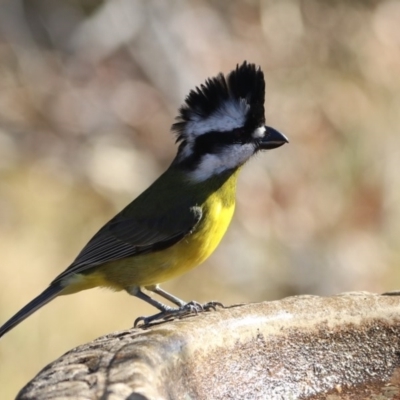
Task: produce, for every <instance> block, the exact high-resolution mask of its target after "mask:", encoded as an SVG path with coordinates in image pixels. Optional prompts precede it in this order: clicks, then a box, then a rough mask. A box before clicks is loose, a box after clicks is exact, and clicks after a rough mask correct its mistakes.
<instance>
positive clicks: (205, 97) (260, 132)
mask: <svg viewBox="0 0 400 400" xmlns="http://www.w3.org/2000/svg"><path fill="white" fill-rule="evenodd" d="M264 95H265V82H264V74H263V72H262V71H261V69H260V68H257V67H256V66H255V65H254V64H248V63H247V62H244V63H243V64H242V65H240V66H239V65H238V66H237V67H236V69H235V70H234V71H232V72H231V73H230V74H228V75H227V76H224V75H223V74H219V75H218V76H216V77H215V78H210V79H207V80H206V82H205V83H204V84H202V85H201V86H200V87H197V88H196V89H195V90H192V91H191V92H190V93H189V95H188V97H187V98H186V101H185V104H184V105H183V106H182V107H181V108H180V110H179V113H180V114H179V116H178V117H177V120H178V122H176V123H175V124H174V125H173V126H172V130H173V131H175V132H176V133H177V135H178V138H177V142H179V150H178V154H177V156H176V159H175V161H174V163H175V164H177V165H179V166H181V167H183V168H185V169H187V170H188V171H189V175H190V178H191V179H192V180H194V181H204V180H206V179H208V178H210V177H212V176H214V175H216V174H220V173H222V172H224V171H227V170H235V169H237V168H238V167H240V166H241V165H243V164H244V163H245V162H246V161H247V160H248V159H249V158H250V157H251V156H252V155H254V154H255V153H256V152H258V151H259V150H268V149H274V148H276V147H279V146H282V145H283V144H284V143H287V142H288V140H287V139H286V137H285V136H284V135H282V134H281V133H279V132H278V131H276V130H275V129H273V128H270V127H268V126H265V116H264Z"/></svg>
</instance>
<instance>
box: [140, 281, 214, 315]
mask: <svg viewBox="0 0 400 400" xmlns="http://www.w3.org/2000/svg"><path fill="white" fill-rule="evenodd" d="M145 288H146V289H147V290H149V291H150V292H153V293H156V294H158V295H159V296H161V297H164V299H166V300H168V301H170V302H171V303H174V304H176V305H177V306H178V307H179V310H181V311H182V312H185V311H186V312H187V313H196V314H197V313H198V312H200V311H204V310H208V309H210V308H212V307H210V306H208V304H209V303H207V304H206V305H205V306H206V307H204V306H203V305H202V304H200V303H198V302H197V301H194V300H192V301H189V302H185V301H183V300H181V299H179V298H178V297H175V296H174V295H172V294H171V293H168V292H167V291H165V290H164V289H161V288H160V286H158V285H151V286H145ZM207 306H208V307H207Z"/></svg>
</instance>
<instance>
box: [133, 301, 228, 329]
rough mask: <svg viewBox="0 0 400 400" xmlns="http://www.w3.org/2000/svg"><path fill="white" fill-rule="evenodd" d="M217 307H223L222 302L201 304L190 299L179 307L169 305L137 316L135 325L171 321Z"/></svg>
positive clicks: (144, 325)
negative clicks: (154, 312) (145, 315)
mask: <svg viewBox="0 0 400 400" xmlns="http://www.w3.org/2000/svg"><path fill="white" fill-rule="evenodd" d="M217 307H223V308H224V305H223V304H222V303H219V302H216V301H210V302H208V303H205V304H200V303H198V302H197V301H189V302H188V303H186V304H184V305H183V306H182V307H179V308H171V307H168V308H166V309H165V310H163V311H161V312H159V313H157V314H154V315H151V316H149V317H139V318H136V320H135V322H134V324H133V327H134V328H136V327H138V326H139V324H141V325H142V326H143V327H146V326H148V325H150V324H151V323H152V322H157V321H170V320H173V319H175V318H183V317H187V316H188V315H191V314H194V315H197V314H198V313H200V312H203V311H210V310H216V308H217Z"/></svg>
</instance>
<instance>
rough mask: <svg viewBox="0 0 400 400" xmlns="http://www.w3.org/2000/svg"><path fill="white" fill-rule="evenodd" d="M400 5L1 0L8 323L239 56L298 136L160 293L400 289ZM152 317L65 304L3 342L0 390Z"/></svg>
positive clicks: (264, 161)
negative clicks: (257, 72)
mask: <svg viewBox="0 0 400 400" xmlns="http://www.w3.org/2000/svg"><path fill="white" fill-rule="evenodd" d="M399 26H400V2H399V1H396V0H387V1H378V0H359V1H356V0H353V1H347V0H338V1H322V0H303V1H301V0H279V1H278V0H264V1H256V0H246V1H243V0H242V1H241V0H230V1H224V0H220V1H216V0H208V1H207V0H195V1H185V0H175V1H167V0H163V1H162V0H140V1H139V0H138V1H135V0H108V1H96V0H70V1H67V0H63V1H54V0H26V1H21V0H3V1H2V2H1V3H0V255H1V257H0V322H4V321H5V320H6V319H7V318H9V317H10V316H11V315H12V314H13V313H14V312H16V311H17V310H18V309H19V308H20V307H22V306H23V305H24V304H25V303H27V302H28V301H29V300H31V298H33V297H34V296H35V295H37V294H38V293H39V292H40V291H41V290H42V289H43V288H44V287H46V286H47V284H48V283H49V282H50V281H51V280H52V279H53V278H54V277H55V276H56V275H57V274H58V273H60V272H61V271H62V270H64V269H65V268H66V267H67V266H68V264H69V263H70V262H71V261H72V260H73V259H74V257H75V256H76V254H77V253H78V251H79V250H80V249H81V247H82V246H83V245H84V244H85V243H86V242H87V240H88V239H89V238H90V237H91V235H93V234H94V233H95V232H96V230H97V229H98V228H99V227H100V226H101V225H102V224H103V223H105V222H106V221H107V220H108V219H109V218H110V217H112V216H113V215H114V214H115V213H116V212H117V211H119V210H120V209H121V208H122V207H124V206H125V205H126V204H127V203H128V202H130V201H131V200H132V199H133V198H134V197H135V196H137V195H138V194H139V193H140V192H141V191H143V190H144V189H145V188H146V187H147V186H148V185H149V184H150V183H151V182H152V181H153V180H154V179H155V178H156V177H157V176H158V175H159V174H160V173H161V172H162V171H163V170H164V169H165V168H167V167H168V165H169V163H170V162H171V160H172V158H173V157H174V155H175V151H176V148H175V145H174V136H173V135H172V134H171V133H170V132H169V128H170V126H171V124H172V123H173V119H174V117H175V116H176V114H177V111H176V110H177V108H178V107H179V106H180V105H181V103H182V102H183V100H184V97H185V96H186V94H187V93H188V91H189V90H190V89H191V88H193V87H194V86H196V85H198V84H200V83H202V82H203V81H204V80H205V79H206V78H207V77H209V76H213V75H215V74H217V73H218V72H220V71H223V72H225V73H227V72H229V71H230V70H232V69H233V68H234V67H235V66H236V64H237V63H241V62H242V61H243V60H245V59H246V60H249V61H251V62H255V63H257V64H259V65H260V66H261V67H262V69H263V70H264V72H265V75H266V81H267V97H266V116H267V121H268V124H269V125H271V126H273V127H275V128H277V129H279V130H281V131H283V132H285V133H286V134H287V136H288V137H289V138H290V144H289V145H285V146H284V147H282V148H280V149H278V150H274V151H272V152H270V153H268V154H262V155H260V156H258V157H256V159H254V160H252V162H251V163H250V164H249V165H247V166H246V167H245V168H244V170H243V171H242V174H241V177H240V181H239V187H238V195H237V200H238V201H237V210H236V215H235V218H234V221H233V223H232V226H231V228H230V230H229V232H228V234H227V235H226V237H225V238H224V240H223V243H222V244H221V246H220V247H219V249H218V250H217V252H216V253H215V254H214V255H213V256H212V258H211V259H209V260H208V261H207V262H206V263H205V264H204V265H203V266H201V267H200V268H198V269H196V270H193V271H192V272H190V273H188V274H187V275H185V276H182V277H181V278H179V279H175V280H174V281H172V282H168V283H166V284H165V285H164V287H165V288H166V289H167V290H170V291H172V292H173V293H174V294H176V295H177V296H179V297H181V298H184V299H188V300H190V299H196V300H198V301H200V302H205V301H208V300H211V299H215V300H219V301H222V302H224V303H225V304H230V303H238V302H250V301H252V302H255V301H262V300H274V299H279V298H282V297H284V296H289V295H296V294H305V293H309V294H319V295H332V294H336V293H340V292H343V291H355V290H368V291H374V292H382V291H386V290H391V289H396V288H399V287H400V269H399V261H400V251H399V245H400V136H399V131H400V73H399V71H400V28H399ZM153 312H154V309H152V308H151V307H149V306H147V305H146V304H144V303H143V302H141V301H139V300H137V299H134V298H130V297H129V296H128V295H127V294H125V293H117V294H115V293H112V292H108V291H106V290H90V291H87V292H83V293H79V294H76V295H74V296H69V297H64V298H59V299H56V300H55V301H54V302H52V303H51V304H49V305H47V306H46V307H45V308H43V309H42V310H41V311H40V312H38V313H37V314H35V315H34V316H32V317H30V318H29V319H28V320H27V321H25V322H24V323H23V324H22V325H20V326H19V327H18V328H16V329H15V330H13V331H12V332H11V333H9V334H8V335H6V336H5V337H4V338H3V339H1V340H0V391H1V398H2V399H11V398H13V397H14V396H15V395H16V393H17V391H18V390H19V389H20V388H21V387H22V386H23V384H24V383H26V382H27V381H28V380H29V379H31V378H32V377H33V376H34V375H35V374H36V373H37V372H38V371H39V370H40V369H41V368H43V367H44V366H45V365H46V364H47V363H49V362H50V361H52V360H54V359H55V358H57V357H58V356H60V355H61V354H63V353H64V352H65V351H67V350H69V349H70V348H72V347H74V346H76V345H79V344H81V343H84V342H86V341H89V340H92V339H94V338H96V337H98V336H100V335H103V334H106V333H108V332H111V331H115V330H122V329H125V328H128V327H130V326H131V325H132V322H133V320H134V319H135V318H136V317H137V316H139V315H143V314H144V315H147V314H151V313H153Z"/></svg>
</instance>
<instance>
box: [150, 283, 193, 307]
mask: <svg viewBox="0 0 400 400" xmlns="http://www.w3.org/2000/svg"><path fill="white" fill-rule="evenodd" d="M145 288H146V289H147V290H149V291H150V292H153V293H156V294H158V295H159V296H161V297H164V299H166V300H168V301H170V302H171V303H174V304H176V305H177V306H178V307H179V308H181V307H183V306H184V305H185V304H186V302H185V301H183V300H181V299H179V298H178V297H175V296H174V295H172V294H171V293H168V292H167V291H165V290H164V289H161V288H160V286H158V285H151V286H145Z"/></svg>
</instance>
